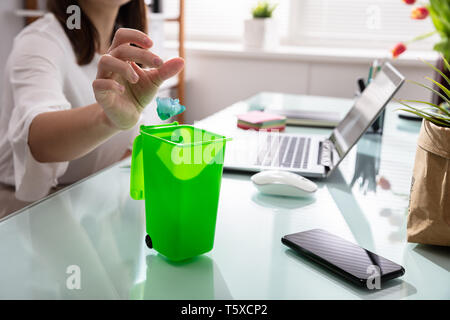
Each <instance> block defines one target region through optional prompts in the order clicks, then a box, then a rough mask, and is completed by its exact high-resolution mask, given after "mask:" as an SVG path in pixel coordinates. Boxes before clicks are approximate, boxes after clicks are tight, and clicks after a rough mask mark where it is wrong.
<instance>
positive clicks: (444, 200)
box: [398, 56, 450, 246]
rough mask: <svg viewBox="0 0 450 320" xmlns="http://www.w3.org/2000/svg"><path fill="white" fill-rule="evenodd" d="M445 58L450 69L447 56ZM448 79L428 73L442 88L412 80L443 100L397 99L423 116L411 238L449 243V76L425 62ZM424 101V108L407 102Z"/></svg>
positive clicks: (413, 188) (411, 208)
mask: <svg viewBox="0 0 450 320" xmlns="http://www.w3.org/2000/svg"><path fill="white" fill-rule="evenodd" d="M442 61H443V64H444V66H445V68H447V70H450V65H449V63H448V60H447V59H445V57H443V56H442ZM425 63H426V64H428V65H429V66H430V67H431V68H433V69H434V70H435V71H436V73H438V74H439V75H440V76H441V77H442V78H443V79H444V81H445V84H441V83H439V82H438V81H436V80H433V79H431V78H429V77H426V79H428V80H429V81H431V82H432V83H433V84H434V85H435V86H436V87H438V88H439V89H440V90H441V92H442V93H441V92H438V91H437V90H435V89H433V88H431V87H430V86H428V85H425V84H422V83H419V82H415V81H411V82H413V83H415V84H417V85H419V86H421V87H423V88H426V89H428V90H431V91H432V92H433V93H434V94H436V95H438V96H439V97H440V98H441V99H442V100H443V101H444V102H443V103H442V104H435V103H433V102H426V101H416V100H398V102H399V103H401V104H402V105H403V108H401V110H404V111H408V112H412V113H414V114H416V115H418V116H420V117H422V118H423V119H424V121H423V122H422V127H421V129H420V134H419V139H418V141H417V151H416V158H415V162H414V169H413V178H412V182H411V194H410V203H409V215H408V225H407V234H408V241H409V242H417V243H423V244H434V245H445V246H450V108H449V106H450V78H449V77H448V76H447V75H445V73H444V72H442V71H441V70H439V69H438V68H436V67H435V66H433V65H432V64H430V63H427V62H425ZM410 102H415V103H421V104H423V106H424V107H423V108H417V107H412V106H410V105H409V104H408V103H410Z"/></svg>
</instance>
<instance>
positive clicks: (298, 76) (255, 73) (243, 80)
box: [185, 49, 433, 123]
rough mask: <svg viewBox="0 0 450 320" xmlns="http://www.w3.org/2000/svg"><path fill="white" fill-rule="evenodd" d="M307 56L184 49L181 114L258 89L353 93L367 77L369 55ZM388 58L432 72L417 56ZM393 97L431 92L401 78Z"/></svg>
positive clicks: (409, 72)
mask: <svg viewBox="0 0 450 320" xmlns="http://www.w3.org/2000/svg"><path fill="white" fill-rule="evenodd" d="M311 60H313V61H308V60H307V59H303V58H299V59H284V60H283V59H276V58H274V57H268V58H265V57H263V56H261V57H258V56H251V55H245V54H244V55H240V54H223V55H221V54H217V53H214V54H210V52H208V51H205V52H204V53H202V52H201V51H199V50H189V49H188V50H187V55H186V62H187V67H186V76H187V86H186V106H187V108H188V111H187V112H186V115H185V119H186V121H187V122H190V123H192V122H194V121H196V120H200V119H202V118H204V117H205V116H208V115H210V114H212V113H214V112H216V111H218V110H220V109H222V108H224V107H227V106H229V105H231V104H233V103H234V102H237V101H239V100H242V99H246V98H248V97H250V96H252V95H254V94H256V93H258V92H260V91H272V92H273V91H278V92H284V93H292V94H309V95H323V96H335V97H344V98H352V97H353V95H354V93H355V90H356V88H357V86H356V79H357V78H358V77H361V76H363V77H367V73H368V66H369V60H368V61H365V60H364V59H355V61H352V60H351V59H350V60H349V59H346V61H342V60H343V59H335V61H334V62H333V61H332V59H327V61H326V62H321V61H318V59H311ZM393 64H394V65H396V67H397V68H398V69H399V70H400V72H401V73H402V74H404V76H405V77H406V78H407V79H413V80H416V81H421V80H423V77H424V76H425V75H429V76H433V73H432V72H430V69H428V68H427V67H426V66H425V65H424V64H423V63H422V62H420V61H417V62H416V61H412V62H408V63H404V62H400V63H395V62H394V63H393ZM396 97H397V98H408V99H413V98H414V99H425V100H429V99H430V97H431V95H430V94H429V92H428V91H426V90H425V89H422V88H419V87H417V86H414V85H413V84H410V83H405V84H404V86H403V88H402V89H401V90H400V91H399V93H398V94H397V96H396Z"/></svg>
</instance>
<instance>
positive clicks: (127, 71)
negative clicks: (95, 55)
mask: <svg viewBox="0 0 450 320" xmlns="http://www.w3.org/2000/svg"><path fill="white" fill-rule="evenodd" d="M113 73H117V74H119V75H120V76H122V77H123V78H124V79H126V80H128V81H129V82H131V83H137V82H138V81H139V76H138V75H137V74H136V72H135V71H134V69H133V67H132V66H131V65H130V64H129V63H127V62H125V61H122V60H120V59H117V58H115V57H113V56H111V55H109V54H105V55H103V56H102V57H101V58H100V61H99V63H98V70H97V79H101V78H110V77H111V76H112V74H113Z"/></svg>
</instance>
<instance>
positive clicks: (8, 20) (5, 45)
mask: <svg viewBox="0 0 450 320" xmlns="http://www.w3.org/2000/svg"><path fill="white" fill-rule="evenodd" d="M21 6H22V1H19V0H1V1H0V41H1V45H0V83H2V84H3V75H4V68H5V64H6V60H7V58H8V56H9V52H10V51H11V47H12V43H13V40H14V37H15V36H16V34H17V33H19V32H20V30H22V28H23V26H24V20H23V19H22V18H19V17H17V16H16V15H15V14H14V11H15V10H16V9H19V8H21ZM1 92H2V90H1V89H0V101H1V94H2V93H1Z"/></svg>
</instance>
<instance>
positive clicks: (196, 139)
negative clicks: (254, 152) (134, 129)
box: [130, 122, 229, 261]
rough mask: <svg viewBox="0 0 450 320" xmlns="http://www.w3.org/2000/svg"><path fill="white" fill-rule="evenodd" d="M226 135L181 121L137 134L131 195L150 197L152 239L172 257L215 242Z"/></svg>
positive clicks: (188, 255)
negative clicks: (183, 123)
mask: <svg viewBox="0 0 450 320" xmlns="http://www.w3.org/2000/svg"><path fill="white" fill-rule="evenodd" d="M227 140H229V139H227V138H226V137H224V136H221V135H218V134H214V133H211V132H209V131H206V130H202V129H198V128H195V127H193V126H190V125H179V124H178V123H177V122H173V123H171V124H163V125H156V126H141V128H140V135H139V136H137V137H136V139H135V140H134V143H133V152H132V159H131V181H130V195H131V197H132V198H133V199H135V200H141V199H145V216H146V231H147V237H146V242H147V245H149V246H150V247H153V248H154V249H155V250H156V251H158V252H159V253H161V254H162V255H164V256H166V257H167V258H168V259H170V260H172V261H180V260H184V259H188V258H191V257H194V256H197V255H200V254H203V253H206V252H208V251H210V250H211V249H212V248H213V244H214V232H215V226H216V216H217V207H218V203H219V192H220V183H221V180H222V171H223V159H224V155H225V145H226V141H227Z"/></svg>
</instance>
